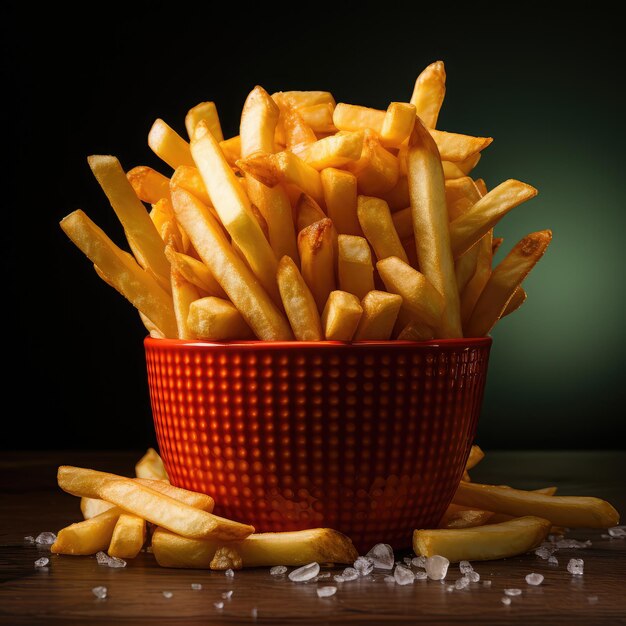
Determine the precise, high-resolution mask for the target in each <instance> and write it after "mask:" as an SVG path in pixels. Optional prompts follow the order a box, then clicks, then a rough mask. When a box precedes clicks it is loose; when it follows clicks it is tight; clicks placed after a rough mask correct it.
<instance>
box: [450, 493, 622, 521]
mask: <svg viewBox="0 0 626 626" xmlns="http://www.w3.org/2000/svg"><path fill="white" fill-rule="evenodd" d="M453 502H454V503H455V504H462V505H464V506H469V507H476V508H480V509H485V510H487V511H494V512H496V513H506V514H507V515H515V516H517V515H538V516H540V517H543V518H545V519H547V520H550V522H552V524H556V525H558V526H566V527H568V528H609V527H611V526H616V525H617V524H618V523H619V514H618V512H617V511H616V510H615V509H614V508H613V507H612V506H611V505H610V504H609V503H608V502H606V501H605V500H600V498H584V497H576V496H549V495H544V494H542V493H537V492H533V491H522V490H521V489H512V488H511V487H496V486H493V485H481V484H477V483H466V482H461V484H460V485H459V488H458V489H457V492H456V494H455V495H454V498H453Z"/></svg>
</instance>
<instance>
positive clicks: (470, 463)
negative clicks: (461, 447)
mask: <svg viewBox="0 0 626 626" xmlns="http://www.w3.org/2000/svg"><path fill="white" fill-rule="evenodd" d="M484 458H485V453H484V452H483V451H482V450H481V449H480V446H472V447H471V448H470V453H469V456H468V457H467V463H465V471H468V470H471V469H472V468H474V467H476V466H477V465H478V464H479V463H480V462H481V461H482V460H483V459H484Z"/></svg>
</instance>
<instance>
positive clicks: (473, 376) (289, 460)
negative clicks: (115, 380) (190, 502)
mask: <svg viewBox="0 0 626 626" xmlns="http://www.w3.org/2000/svg"><path fill="white" fill-rule="evenodd" d="M490 346H491V339H489V338H485V339H461V340H445V341H437V342H426V343H413V342H399V341H398V342H363V343H353V344H344V343H340V342H320V343H309V342H306V343H305V342H298V343H296V342H288V343H267V342H240V343H237V342H234V343H228V344H211V343H199V342H192V341H181V340H159V339H151V338H147V339H146V340H145V348H146V360H147V367H148V382H149V388H150V398H151V402H152V411H153V415H154V423H155V427H156V433H157V438H158V442H159V447H160V451H161V454H162V456H163V460H164V462H165V466H166V468H167V472H168V474H169V476H170V480H171V481H172V483H173V484H174V485H177V486H179V487H184V488H186V489H192V490H194V491H201V492H204V493H207V494H209V495H211V496H213V497H214V498H215V502H216V506H215V512H216V513H217V514H218V515H222V516H224V517H228V518H232V519H234V520H238V521H242V522H246V523H249V524H253V525H254V527H255V528H256V530H257V531H258V532H263V531H285V530H299V529H303V528H314V527H329V528H335V529H337V530H340V531H341V532H344V533H346V534H347V535H348V536H349V537H351V538H352V540H353V542H354V544H355V545H356V547H357V549H359V550H360V551H363V550H366V549H369V548H370V547H371V546H372V545H374V544H375V543H378V542H385V543H389V544H391V545H392V546H393V547H395V548H400V547H407V546H409V545H410V543H411V537H412V532H413V530H414V529H416V528H428V527H433V526H436V525H437V523H438V522H439V520H440V518H441V516H442V515H443V513H444V511H445V509H446V507H447V506H448V504H449V503H450V501H451V499H452V496H453V495H454V491H455V490H456V487H457V486H458V483H459V480H460V478H461V475H462V473H463V469H464V466H465V462H466V460H467V456H468V454H469V449H470V446H471V444H472V442H473V439H474V435H475V432H476V425H477V421H478V415H479V412H480V407H481V403H482V397H483V390H484V386H485V377H486V373H487V362H488V358H489V348H490Z"/></svg>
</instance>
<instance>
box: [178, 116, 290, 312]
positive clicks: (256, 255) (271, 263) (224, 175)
mask: <svg viewBox="0 0 626 626" xmlns="http://www.w3.org/2000/svg"><path fill="white" fill-rule="evenodd" d="M191 151H192V154H193V156H194V159H195V160H196V164H197V166H198V170H199V171H200V174H201V175H202V179H203V181H204V184H205V186H206V189H207V191H208V193H209V196H210V198H211V200H212V203H213V206H214V207H215V210H216V211H217V214H218V215H219V217H220V220H221V222H222V224H223V225H224V227H225V228H226V230H227V231H228V233H229V234H230V236H231V238H232V241H233V242H234V243H236V244H237V246H239V248H240V249H241V251H242V252H243V253H244V255H245V257H246V260H247V261H248V263H249V265H250V267H251V269H252V271H253V272H254V275H255V276H256V277H257V279H258V281H259V282H260V283H261V285H263V287H264V288H265V290H266V291H267V293H269V294H270V296H271V297H272V298H273V299H274V301H275V302H279V301H280V296H279V294H278V288H277V286H276V280H275V276H276V268H277V266H278V262H277V260H276V256H275V255H274V252H273V250H272V248H271V246H270V244H269V242H268V241H267V239H266V238H265V236H264V234H263V231H262V230H261V227H260V226H259V224H258V222H257V220H256V219H255V217H254V214H253V212H252V208H251V206H250V200H249V199H248V196H247V195H246V193H245V191H244V190H243V188H242V187H241V185H240V184H239V182H238V181H237V177H236V176H235V175H234V174H233V171H232V170H231V168H230V167H229V165H228V163H227V162H226V160H225V159H224V156H223V154H222V152H221V150H220V148H219V145H218V144H217V142H216V141H215V138H214V137H213V135H211V133H210V132H209V130H208V127H207V126H206V124H205V123H204V122H200V123H199V124H198V126H197V128H196V132H195V135H194V139H193V141H192V142H191ZM173 195H174V193H173V192H172V196H173ZM183 228H185V226H184V224H183ZM185 230H187V228H185ZM187 232H188V234H189V235H190V238H191V239H192V240H193V237H191V234H190V233H189V231H188V230H187ZM196 250H198V248H197V246H196ZM198 252H200V251H199V250H198ZM214 274H215V273H214ZM216 278H217V276H216ZM222 287H224V286H223V285H222ZM225 291H226V290H225ZM231 300H232V298H231Z"/></svg>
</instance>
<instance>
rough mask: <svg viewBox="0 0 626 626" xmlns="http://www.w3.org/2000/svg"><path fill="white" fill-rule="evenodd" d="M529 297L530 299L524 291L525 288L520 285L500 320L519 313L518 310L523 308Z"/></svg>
mask: <svg viewBox="0 0 626 626" xmlns="http://www.w3.org/2000/svg"><path fill="white" fill-rule="evenodd" d="M527 297H528V294H527V293H526V292H525V291H524V288H523V287H522V286H521V285H520V286H519V287H518V288H517V289H516V290H515V291H514V292H513V295H512V296H511V299H510V300H509V301H508V302H507V303H506V306H505V307H504V311H502V314H501V315H500V319H502V318H503V317H506V316H507V315H510V314H511V313H513V311H517V309H519V308H520V307H521V306H522V304H524V302H526V298H527Z"/></svg>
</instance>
